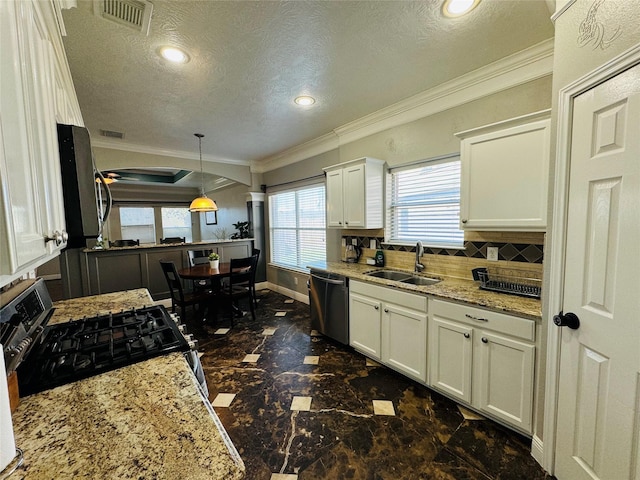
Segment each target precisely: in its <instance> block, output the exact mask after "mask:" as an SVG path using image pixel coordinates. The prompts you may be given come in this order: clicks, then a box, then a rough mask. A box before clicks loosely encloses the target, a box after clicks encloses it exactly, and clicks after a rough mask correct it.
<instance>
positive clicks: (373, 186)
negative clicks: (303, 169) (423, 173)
mask: <svg viewBox="0 0 640 480" xmlns="http://www.w3.org/2000/svg"><path fill="white" fill-rule="evenodd" d="M324 171H325V172H326V176H327V226H328V227H333V228H382V227H383V224H384V188H383V186H384V161H382V160H377V159H375V158H368V157H365V158H360V159H358V160H353V161H351V162H345V163H341V164H338V165H333V166H331V167H327V168H325V169H324Z"/></svg>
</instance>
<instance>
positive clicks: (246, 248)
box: [60, 238, 253, 299]
mask: <svg viewBox="0 0 640 480" xmlns="http://www.w3.org/2000/svg"><path fill="white" fill-rule="evenodd" d="M189 250H212V251H214V252H216V253H218V254H219V255H220V260H221V261H222V262H228V261H229V260H230V259H232V258H244V257H249V256H251V252H252V250H253V239H252V238H244V239H239V240H222V241H202V242H192V243H171V244H142V245H136V246H133V247H112V248H104V249H102V248H101V249H91V248H85V249H67V250H65V251H64V252H62V254H61V255H60V267H61V276H62V286H63V290H64V296H65V298H74V297H84V296H87V295H98V294H102V293H110V292H117V291H122V290H132V289H136V288H146V289H147V290H149V292H150V293H151V295H152V296H153V298H155V299H161V298H167V297H169V287H168V285H167V282H166V280H165V278H164V274H163V273H162V269H161V268H160V260H164V261H172V262H173V263H175V265H176V267H177V268H178V269H180V268H184V267H187V266H189V255H188V252H189Z"/></svg>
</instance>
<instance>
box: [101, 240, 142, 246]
mask: <svg viewBox="0 0 640 480" xmlns="http://www.w3.org/2000/svg"><path fill="white" fill-rule="evenodd" d="M138 245H140V240H114V241H113V242H109V246H110V247H137V246H138Z"/></svg>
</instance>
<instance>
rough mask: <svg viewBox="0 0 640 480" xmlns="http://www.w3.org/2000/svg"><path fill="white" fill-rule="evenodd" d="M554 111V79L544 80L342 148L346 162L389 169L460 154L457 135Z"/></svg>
mask: <svg viewBox="0 0 640 480" xmlns="http://www.w3.org/2000/svg"><path fill="white" fill-rule="evenodd" d="M550 107H551V77H544V78H541V79H539V80H535V81H533V82H529V83H526V84H523V85H520V86H518V87H513V88H510V89H508V90H505V91H503V92H500V93H496V94H494V95H490V96H487V97H484V98H482V99H479V100H475V101H473V102H469V103H466V104H464V105H461V106H459V107H455V108H452V109H449V110H445V111H443V112H440V113H437V114H435V115H431V116H429V117H425V118H422V119H420V120H416V121H414V122H410V123H407V124H404V125H401V126H399V127H395V128H391V129H389V130H385V131H383V132H380V133H377V134H375V135H371V136H369V137H365V138H363V139H361V140H357V141H355V142H351V143H349V144H347V145H343V146H341V147H340V159H341V161H343V162H345V161H348V160H352V159H355V158H359V157H364V156H369V157H374V158H380V159H382V160H386V162H387V164H388V165H389V166H396V165H401V164H404V163H409V162H414V161H417V160H424V159H427V158H432V157H437V156H440V155H445V154H448V153H454V152H459V151H460V140H459V139H458V138H457V137H456V136H455V133H457V132H461V131H464V130H468V129H470V128H475V127H480V126H483V125H487V124H490V123H495V122H498V121H501V120H507V119H509V118H513V117H518V116H520V115H524V114H526V113H532V112H536V111H539V110H544V109H547V108H550Z"/></svg>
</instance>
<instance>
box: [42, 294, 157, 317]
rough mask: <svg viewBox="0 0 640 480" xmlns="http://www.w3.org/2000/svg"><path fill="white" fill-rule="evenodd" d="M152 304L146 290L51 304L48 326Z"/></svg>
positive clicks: (80, 298) (79, 298) (73, 299)
mask: <svg viewBox="0 0 640 480" xmlns="http://www.w3.org/2000/svg"><path fill="white" fill-rule="evenodd" d="M153 304H154V302H153V299H152V298H151V295H149V291H148V290H147V289H146V288H137V289H135V290H127V291H125V292H113V293H104V294H102V295H92V296H90V297H78V298H72V299H70V300H61V301H59V302H56V303H54V304H53V306H54V308H55V311H54V312H53V315H52V316H51V318H50V319H49V325H55V324H57V323H64V322H68V321H69V320H72V319H74V318H82V317H91V316H93V315H100V314H104V313H109V312H120V311H122V310H131V309H133V308H141V307H147V306H149V305H153Z"/></svg>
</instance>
